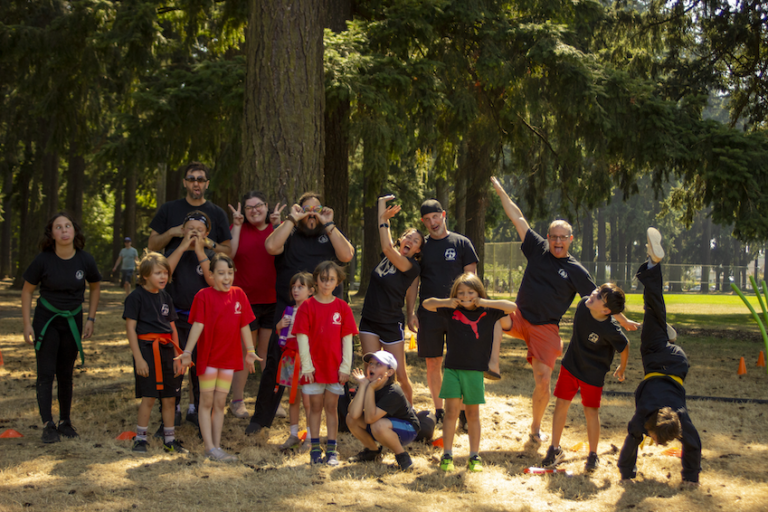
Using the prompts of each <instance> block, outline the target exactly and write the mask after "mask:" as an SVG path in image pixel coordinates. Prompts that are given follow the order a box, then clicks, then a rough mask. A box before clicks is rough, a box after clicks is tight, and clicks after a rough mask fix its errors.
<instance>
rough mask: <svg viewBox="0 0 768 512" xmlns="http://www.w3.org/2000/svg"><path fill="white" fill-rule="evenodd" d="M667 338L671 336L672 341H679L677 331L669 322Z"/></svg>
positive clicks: (670, 340)
mask: <svg viewBox="0 0 768 512" xmlns="http://www.w3.org/2000/svg"><path fill="white" fill-rule="evenodd" d="M667 338H669V342H670V343H674V342H675V341H677V331H676V330H675V328H674V327H672V326H671V325H669V324H667Z"/></svg>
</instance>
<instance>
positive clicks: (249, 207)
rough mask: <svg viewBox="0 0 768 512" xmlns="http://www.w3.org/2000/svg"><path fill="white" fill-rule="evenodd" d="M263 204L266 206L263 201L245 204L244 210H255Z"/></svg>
mask: <svg viewBox="0 0 768 512" xmlns="http://www.w3.org/2000/svg"><path fill="white" fill-rule="evenodd" d="M265 206H267V205H266V204H265V203H259V204H255V205H253V206H250V205H245V211H247V212H250V211H253V210H256V209H258V208H263V207H265Z"/></svg>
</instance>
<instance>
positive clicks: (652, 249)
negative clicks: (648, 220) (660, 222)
mask: <svg viewBox="0 0 768 512" xmlns="http://www.w3.org/2000/svg"><path fill="white" fill-rule="evenodd" d="M646 236H647V238H648V245H647V247H648V256H649V257H650V258H651V261H652V262H654V263H658V262H660V261H661V260H663V259H664V248H663V247H662V246H661V233H659V230H658V229H656V228H648V231H647V232H646Z"/></svg>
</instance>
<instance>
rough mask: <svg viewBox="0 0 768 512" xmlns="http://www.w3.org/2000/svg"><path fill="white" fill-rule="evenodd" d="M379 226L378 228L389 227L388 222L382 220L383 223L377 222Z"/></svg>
mask: <svg viewBox="0 0 768 512" xmlns="http://www.w3.org/2000/svg"><path fill="white" fill-rule="evenodd" d="M379 227H380V228H389V224H387V223H386V222H383V223H381V224H379Z"/></svg>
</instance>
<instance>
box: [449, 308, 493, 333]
mask: <svg viewBox="0 0 768 512" xmlns="http://www.w3.org/2000/svg"><path fill="white" fill-rule="evenodd" d="M486 314H487V313H485V312H483V313H481V314H480V316H479V317H477V320H475V321H474V322H473V321H472V320H470V319H469V318H467V317H466V316H465V315H464V313H462V312H461V311H459V310H458V309H457V310H455V311H454V312H453V317H452V318H451V319H452V320H458V321H459V322H461V323H463V324H467V325H468V326H470V327H472V332H474V333H475V339H476V340H479V339H480V333H479V332H477V324H478V323H479V322H480V319H481V318H483V317H484V316H485V315H486Z"/></svg>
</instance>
